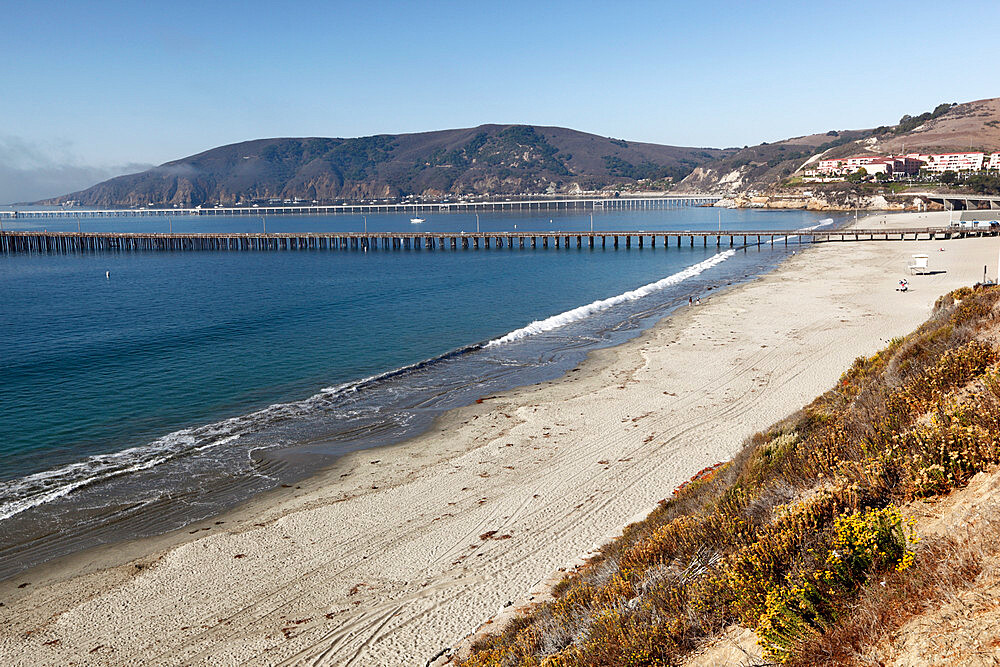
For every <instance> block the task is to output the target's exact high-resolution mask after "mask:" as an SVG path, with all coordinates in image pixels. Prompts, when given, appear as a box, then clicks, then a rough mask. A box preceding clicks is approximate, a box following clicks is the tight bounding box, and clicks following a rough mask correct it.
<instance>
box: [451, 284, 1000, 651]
mask: <svg viewBox="0 0 1000 667" xmlns="http://www.w3.org/2000/svg"><path fill="white" fill-rule="evenodd" d="M998 320H1000V289H998V288H996V287H995V286H979V287H977V288H968V287H964V288H961V289H959V290H956V291H954V292H952V293H950V294H947V295H945V296H943V297H942V298H941V299H939V300H938V303H937V305H936V307H935V311H934V313H933V314H932V316H931V318H930V319H929V320H928V321H927V322H926V323H924V324H923V325H922V326H920V327H919V328H918V329H917V330H916V331H914V332H913V333H911V334H909V335H908V336H906V337H904V338H897V339H894V340H892V341H890V342H889V344H888V346H887V347H886V348H885V349H883V350H882V351H880V352H878V353H877V354H875V355H874V356H872V357H868V358H864V357H862V358H858V359H857V360H856V361H855V362H854V364H853V366H852V367H851V368H850V369H848V370H847V372H845V373H844V375H843V376H841V378H840V380H839V381H838V382H837V383H836V385H835V386H834V387H833V388H831V389H830V390H829V391H827V392H826V393H824V394H823V395H821V396H819V397H818V398H817V399H816V400H814V401H813V402H812V403H810V404H809V405H807V406H806V407H804V408H803V409H802V410H801V411H799V412H798V413H796V414H793V415H792V416H791V417H789V418H787V419H786V420H784V421H782V422H780V423H777V424H775V425H773V426H772V427H771V428H770V429H768V430H767V431H765V432H763V433H758V434H757V435H755V436H754V437H753V438H751V439H750V440H749V441H748V442H747V443H746V447H745V449H744V450H743V451H742V452H741V453H740V454H739V455H737V456H736V457H735V458H734V459H733V460H732V461H730V462H728V463H725V464H720V465H717V466H712V467H710V468H707V469H705V470H703V471H702V472H701V473H699V474H697V475H695V477H694V478H693V479H692V480H691V482H689V483H687V484H686V485H683V486H682V487H681V488H679V489H677V490H675V491H674V492H673V495H672V497H671V498H670V499H669V500H663V501H661V503H660V506H659V507H658V508H657V509H655V510H654V511H653V512H652V513H651V514H650V515H649V516H648V517H647V518H646V519H644V520H642V521H640V522H638V523H635V524H633V525H631V526H629V527H627V528H626V529H625V530H624V531H623V533H622V536H621V537H619V538H618V539H617V540H615V541H613V542H611V543H609V544H606V545H604V546H603V547H601V549H600V550H599V551H598V552H597V553H596V554H595V555H594V556H593V557H591V558H590V559H589V561H588V562H587V563H586V564H584V565H582V566H581V567H579V568H577V569H575V570H574V571H572V572H570V573H568V574H567V575H566V576H565V578H564V579H562V580H561V581H560V582H559V583H557V584H556V585H555V586H554V588H553V589H552V597H551V599H549V600H547V601H544V602H541V603H537V604H534V605H533V606H532V607H530V608H529V609H527V610H526V611H525V612H524V613H523V614H522V615H520V616H518V617H516V618H515V619H513V620H511V621H510V622H509V623H507V624H506V625H503V624H498V625H499V626H500V627H499V628H498V629H497V630H496V631H495V633H494V634H489V635H486V636H482V637H480V638H479V639H478V640H477V641H475V643H474V644H473V645H472V647H471V649H470V650H471V653H469V654H468V655H465V656H462V657H460V658H459V659H457V660H456V661H455V662H456V663H457V664H459V665H461V667H485V666H486V665H550V666H551V667H570V666H580V667H583V666H588V667H597V666H598V665H625V664H628V665H634V666H640V665H647V666H649V667H653V666H654V665H668V664H669V665H676V664H684V662H683V661H684V660H685V658H687V657H688V656H690V655H691V653H692V652H693V651H696V650H699V649H707V650H708V654H707V656H702V659H701V660H700V661H697V662H691V663H688V664H691V665H695V664H699V665H708V664H745V661H746V660H747V659H748V658H750V657H751V656H750V653H751V652H756V651H760V652H762V653H763V654H764V657H765V658H766V660H767V662H766V663H764V662H759V661H757V662H753V664H775V663H783V664H791V665H817V664H823V665H847V664H869V665H870V664H887V663H889V662H891V663H892V664H900V665H903V664H906V665H912V664H996V660H997V659H1000V638H998V636H997V631H996V607H997V606H996V591H997V590H1000V577H998V576H997V574H998V572H1000V570H997V565H998V563H1000V501H998V496H1000V475H998V474H997V472H996V471H997V465H998V463H1000V446H998V441H997V433H998V430H1000V382H998V374H1000V350H998V347H997V341H996V332H997V327H998ZM494 627H495V626H494ZM755 639H756V640H758V641H759V645H758V646H756V647H755V646H754V644H755V643H757V642H755V641H754V640H755ZM734 642H735V643H736V644H738V645H742V646H743V647H744V648H745V649H746V650H747V653H744V654H742V655H740V653H738V652H736V651H732V650H731V649H732V648H733V646H732V645H733V644H734ZM755 649H756V651H755ZM724 651H726V652H728V653H729V657H728V658H725V659H723V656H722V653H723V652H724ZM936 658H942V659H941V660H940V661H933V660H935V659H936ZM929 659H930V660H929Z"/></svg>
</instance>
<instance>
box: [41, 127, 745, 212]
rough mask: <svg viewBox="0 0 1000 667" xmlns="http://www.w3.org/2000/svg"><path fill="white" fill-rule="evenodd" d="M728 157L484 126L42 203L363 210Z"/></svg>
mask: <svg viewBox="0 0 1000 667" xmlns="http://www.w3.org/2000/svg"><path fill="white" fill-rule="evenodd" d="M729 153H732V151H731V150H730V151H726V150H719V149H712V148H684V147H676V146H661V145H657V144H645V143H637V142H628V141H624V140H621V139H611V138H608V137H599V136H596V135H592V134H586V133H583V132H577V131H574V130H568V129H565V128H557V127H532V126H527V125H483V126H480V127H476V128H470V129H463V130H444V131H441V132H426V133H420V134H404V135H380V136H373V137H361V138H357V139H327V138H306V139H262V140H258V141H248V142H244V143H239V144H232V145H230V146H222V147H220V148H216V149H212V150H210V151H206V152H204V153H200V154H198V155H194V156H191V157H188V158H184V159H182V160H177V161H174V162H168V163H166V164H163V165H161V166H159V167H155V168H153V169H150V170H148V171H145V172H142V173H139V174H130V175H127V176H121V177H119V178H114V179H111V180H109V181H105V182H103V183H99V184H98V185H95V186H94V187H92V188H89V189H87V190H83V191H81V192H75V193H72V194H68V195H65V196H63V197H58V198H55V199H52V200H47V201H46V202H42V203H48V204H59V203H63V202H65V201H68V200H76V201H78V202H79V203H81V204H83V205H88V206H107V207H116V206H129V207H132V206H146V205H177V206H185V207H186V206H197V205H200V204H213V203H223V204H239V203H249V202H252V201H260V200H266V199H270V198H277V199H281V200H285V199H300V200H305V201H308V202H311V201H314V200H316V201H320V202H332V201H341V200H349V201H362V200H372V199H382V198H394V197H401V196H406V195H418V196H424V197H429V198H442V197H446V196H461V195H492V196H497V195H511V194H541V193H570V192H573V191H578V190H579V189H581V188H583V189H598V188H603V187H608V186H615V185H619V184H629V183H635V182H637V181H639V180H641V179H665V178H673V179H677V180H680V179H681V178H683V177H684V176H686V175H687V174H688V173H690V171H691V169H693V168H695V167H697V166H698V165H700V164H703V163H706V162H709V161H712V160H716V159H718V158H720V157H723V156H725V155H727V154H729Z"/></svg>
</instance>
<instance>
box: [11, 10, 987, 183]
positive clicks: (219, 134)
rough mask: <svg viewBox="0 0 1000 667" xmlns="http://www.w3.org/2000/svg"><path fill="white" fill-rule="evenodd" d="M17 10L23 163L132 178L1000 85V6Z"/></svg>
mask: <svg viewBox="0 0 1000 667" xmlns="http://www.w3.org/2000/svg"><path fill="white" fill-rule="evenodd" d="M0 12H2V13H0V16H3V20H2V21H0V25H2V26H3V30H2V31H0V35H2V38H0V39H2V44H3V46H2V52H3V56H2V57H0V165H6V167H7V168H8V170H9V169H11V168H17V169H20V170H22V171H26V170H31V169H51V168H55V167H66V166H67V165H68V166H70V167H76V168H92V167H102V168H106V169H110V170H112V171H114V170H119V171H120V170H121V169H123V168H125V166H126V165H128V164H129V163H160V162H164V161H167V160H171V159H175V158H179V157H183V156H185V155H189V154H192V153H195V152H199V151H202V150H206V149H208V148H211V147H214V146H218V145H221V144H226V143H232V142H237V141H243V140H246V139H254V138H259V137H270V136H305V135H311V136H360V135H367V134H376V133H382V132H390V133H395V132H413V131H421V130H432V129H443V128H449V127H467V126H473V125H478V124H480V123H487V122H497V123H531V124H538V125H561V126H567V127H572V128H576V129H580V130H585V131H588V132H594V133H598V134H602V135H609V136H615V137H622V138H626V139H632V140H641V141H651V142H659V143H669V144H677V145H704V146H735V145H739V146H742V145H744V144H754V143H758V142H760V141H771V140H776V139H780V138H784V137H787V136H793V135H797V134H805V133H808V132H813V131H825V130H828V129H844V128H857V127H868V126H873V125H878V124H883V123H889V122H894V121H896V120H897V119H898V118H899V117H900V116H901V115H902V114H904V113H913V114H916V113H920V112H922V111H925V110H927V109H930V108H932V107H933V106H934V105H936V104H937V103H939V102H942V101H949V102H950V101H959V102H961V101H969V100H972V99H979V98H983V97H996V96H1000V67H997V66H996V64H995V63H996V55H995V54H996V49H997V43H996V41H995V39H996V35H995V30H994V29H995V28H996V27H997V26H1000V3H998V2H995V1H992V2H961V1H958V2H946V3H941V2H933V3H932V2H923V1H920V0H911V1H909V2H896V1H892V0H881V1H877V0H876V1H865V2H853V3H845V2H837V3H830V2H821V1H818V0H816V1H813V2H803V1H797V2H750V1H747V2H742V1H741V2H736V1H733V2H721V1H719V2H712V1H704V0H690V1H687V2H664V1H660V2H625V3H613V2H601V3H594V2H552V3H546V2H537V1H536V2H520V1H516V0H515V1H506V2H492V3H472V2H424V3H416V2H414V3H389V2H379V1H374V2H372V1H369V2H298V3H296V2H273V1H271V2H256V1H254V0H248V1H246V2H225V1H222V2H214V1H212V0H201V1H200V2H184V1H181V2H159V3H145V2H100V1H99V0H98V1H95V2H78V1H74V0H68V1H65V2H49V1H46V0H41V1H38V2H25V3H21V2H12V1H10V0H7V1H5V2H3V4H2V5H0ZM960 41H961V42H965V44H966V45H965V46H963V47H960V48H958V47H956V44H958V43H959V42H960ZM977 52H980V53H981V55H980V54H979V53H977ZM12 165H13V167H12ZM2 175H3V174H2V172H0V178H2ZM2 200H3V195H2V193H0V201H2Z"/></svg>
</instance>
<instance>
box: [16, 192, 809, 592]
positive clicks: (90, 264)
mask: <svg viewBox="0 0 1000 667" xmlns="http://www.w3.org/2000/svg"><path fill="white" fill-rule="evenodd" d="M720 215H721V218H720ZM424 217H425V218H426V219H427V221H426V222H425V223H423V224H422V225H420V231H448V232H455V231H462V230H465V231H473V230H475V229H476V225H477V220H476V216H475V215H474V214H447V215H446V214H441V215H434V214H424ZM823 220H824V216H819V215H814V214H809V213H805V212H773V211H772V212H764V211H729V210H726V211H722V212H721V214H720V212H719V211H718V210H716V209H697V208H688V209H676V210H650V211H616V212H608V213H602V214H600V215H597V216H595V218H594V221H593V224H594V226H595V228H596V229H601V230H616V229H617V230H625V229H629V230H639V229H642V230H657V229H664V230H687V229H690V230H699V229H716V228H717V227H718V226H720V225H721V226H722V228H724V229H725V228H739V229H762V228H767V229H790V230H792V229H799V228H803V227H810V226H814V225H817V224H820V223H821V222H822V221H823ZM12 224H17V225H21V227H20V228H24V229H39V228H46V229H49V230H75V229H77V225H78V224H79V226H80V228H82V229H83V230H84V231H154V232H166V231H168V230H172V231H175V232H179V231H260V230H262V229H263V228H264V226H265V225H266V228H267V231H269V232H279V231H340V230H344V231H360V230H361V229H363V228H364V227H365V226H367V229H368V230H369V231H412V230H413V229H414V226H413V225H411V223H410V222H409V216H408V215H405V214H394V215H379V216H367V218H364V217H362V216H360V215H358V216H325V217H273V218H269V219H267V220H266V221H264V220H261V219H259V218H201V217H199V218H174V219H172V220H165V219H125V218H118V219H112V220H90V219H82V220H80V221H79V223H78V222H77V221H75V220H69V221H62V222H53V221H51V220H48V221H30V222H27V223H25V222H22V221H5V227H7V228H10V227H11V226H12ZM478 224H479V227H480V229H482V230H483V231H493V230H497V231H511V230H513V229H515V226H516V229H518V230H523V231H529V230H541V231H553V230H565V231H569V230H585V229H589V228H590V225H591V218H590V215H589V214H582V213H565V212H564V213H560V214H555V213H554V212H544V211H543V212H532V213H530V214H517V213H513V214H511V213H504V214H499V213H490V214H480V215H479V220H478ZM793 249H794V246H793ZM786 252H788V250H786V249H785V247H784V245H777V246H775V247H773V248H772V247H770V246H767V245H765V246H764V247H762V248H757V247H752V248H748V249H746V250H741V251H730V250H729V249H728V248H726V247H723V248H718V249H717V248H716V247H715V245H714V243H713V244H711V245H709V246H708V247H702V245H701V244H700V243H698V244H697V245H696V246H695V247H693V248H692V247H689V246H688V245H687V244H683V245H682V246H681V247H679V248H678V247H670V248H663V247H657V248H655V249H654V248H649V247H648V246H647V247H646V248H643V249H641V250H640V249H638V248H637V247H635V246H633V247H632V248H631V249H629V250H625V249H624V248H620V249H618V250H613V249H611V248H608V249H605V250H602V249H600V248H595V249H593V250H591V249H588V248H583V249H576V248H570V249H565V248H563V249H553V248H550V249H548V250H542V249H537V250H520V249H516V248H515V249H507V248H504V249H495V248H494V249H490V250H479V251H471V250H469V251H461V250H459V251H452V250H420V251H414V250H399V251H386V250H376V251H371V252H367V253H361V252H354V251H351V252H344V251H292V252H255V253H252V252H242V253H241V252H233V253H224V252H177V253H105V254H83V255H43V256H37V255H36V256H26V255H23V256H18V255H5V256H3V255H0V295H2V300H0V338H2V340H3V341H4V349H5V354H4V355H3V358H2V360H0V383H2V384H0V389H2V391H0V535H2V537H0V577H4V576H9V575H10V574H11V573H13V572H16V571H18V570H21V569H23V568H24V567H27V566H30V565H32V564H35V563H38V562H41V561H44V560H46V559H49V558H52V557H55V556H58V555H62V554H64V553H68V552H70V551H73V550H76V549H80V548H83V547H86V546H91V545H95V544H100V543H103V542H108V541H113V540H118V539H123V538H127V537H133V536H138V535H148V534H153V533H156V532H161V531H164V530H168V529H170V528H175V527H178V526H181V525H184V524H185V523H187V522H190V521H192V520H196V519H200V518H204V517H206V516H211V515H212V514H213V513H217V512H218V511H219V510H220V509H222V508H225V507H227V506H231V505H233V504H235V503H237V502H239V501H242V500H244V499H246V498H248V497H250V496H251V495H253V494H255V493H258V492H260V491H262V490H266V489H268V488H273V487H274V486H276V485H278V484H280V483H287V482H290V481H293V480H295V479H299V478H301V477H303V476H305V475H308V474H309V473H311V472H313V471H316V470H318V469H320V468H322V467H324V466H326V465H328V464H329V463H330V462H331V461H332V460H333V459H334V458H335V457H336V456H338V455H340V454H342V453H344V452H346V451H351V450H354V449H358V448H364V447H372V446H377V445H380V444H386V443H391V442H396V441H399V440H401V439H403V438H405V437H408V436H411V435H413V434H415V433H417V432H419V431H420V429H422V428H424V427H426V426H427V425H428V424H429V423H430V421H431V420H432V419H433V417H434V416H436V415H437V414H440V412H441V411H443V410H446V409H448V408H451V407H455V406H459V405H463V404H468V403H471V402H472V401H474V400H475V399H476V398H478V397H481V396H483V395H486V394H489V393H491V392H494V391H498V390H503V389H508V388H511V387H514V386H518V385H523V384H528V383H531V382H536V381H539V380H542V379H549V378H553V377H556V376H558V375H560V374H561V373H563V372H565V371H566V370H567V369H568V368H570V367H571V366H573V365H575V364H576V363H579V361H580V360H581V359H582V358H583V356H584V355H585V353H586V352H587V351H588V350H590V349H594V348H595V347H600V346H606V345H610V344H615V343H618V342H621V341H622V340H625V339H626V338H628V337H630V336H632V335H635V333H636V332H637V331H638V330H640V329H641V328H642V327H643V326H646V325H648V324H649V323H651V322H653V321H655V320H656V319H658V318H659V317H661V316H663V315H664V314H665V313H668V312H669V311H670V310H671V309H672V308H674V307H676V306H678V305H680V304H683V303H686V300H687V296H688V295H690V294H698V295H704V294H707V293H708V290H709V289H713V288H717V287H721V286H724V285H726V284H731V283H733V282H739V281H741V280H745V279H746V278H747V277H750V276H753V275H758V274H759V273H761V272H763V271H766V270H768V269H769V268H770V267H772V266H774V265H775V264H776V263H777V262H778V261H780V259H781V258H782V257H783V256H784V254H785V253H786ZM692 267H693V268H692ZM107 272H110V277H107ZM637 288H638V289H639V291H638V292H633V291H634V290H637ZM623 295H624V296H623ZM532 323H534V324H532ZM490 341H493V342H492V343H491V342H490Z"/></svg>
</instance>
